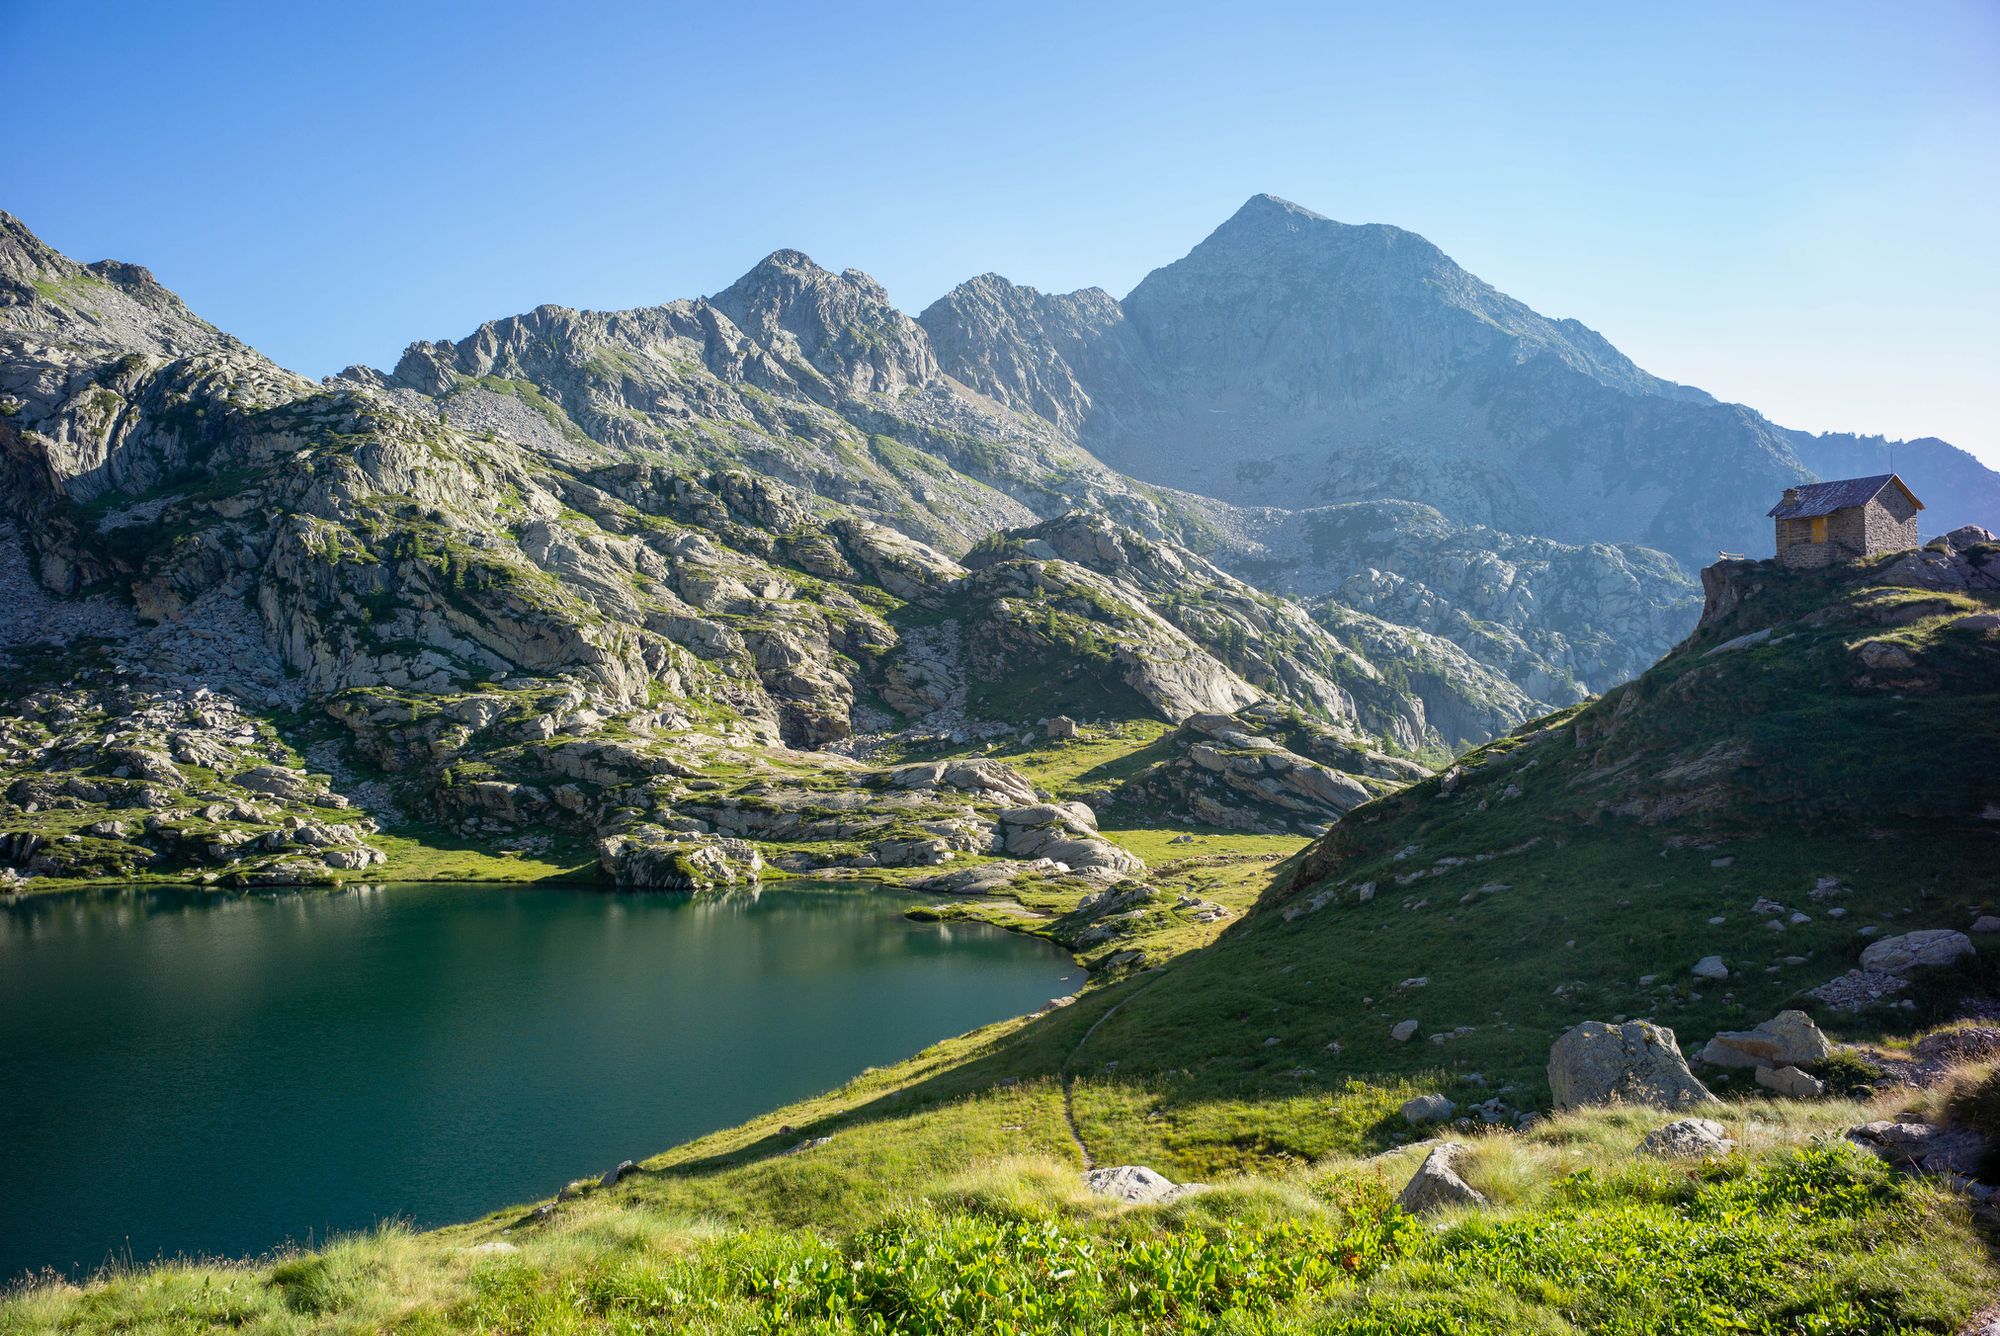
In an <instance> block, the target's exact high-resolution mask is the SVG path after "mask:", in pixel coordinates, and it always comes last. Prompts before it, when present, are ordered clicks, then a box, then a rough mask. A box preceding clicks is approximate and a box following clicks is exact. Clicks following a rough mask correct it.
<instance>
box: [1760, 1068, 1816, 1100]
mask: <svg viewBox="0 0 2000 1336" xmlns="http://www.w3.org/2000/svg"><path fill="white" fill-rule="evenodd" d="M1757 1084H1758V1085H1760V1086H1763V1087H1764V1088H1765V1089H1766V1090H1772V1091H1776V1092H1777V1093H1778V1094H1780V1095H1783V1096H1785V1097H1786V1098H1788V1099H1818V1098H1819V1097H1820V1096H1821V1095H1823V1094H1825V1093H1826V1084H1825V1083H1824V1082H1822V1081H1820V1080H1819V1079H1818V1078H1816V1077H1814V1076H1811V1075H1809V1074H1808V1073H1806V1072H1802V1071H1800V1070H1799V1069H1798V1068H1796V1067H1759V1068H1758V1069H1757Z"/></svg>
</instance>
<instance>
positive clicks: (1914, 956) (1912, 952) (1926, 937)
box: [1861, 928, 1977, 975]
mask: <svg viewBox="0 0 2000 1336" xmlns="http://www.w3.org/2000/svg"><path fill="white" fill-rule="evenodd" d="M1976 954H1977V952H1976V951H1974V949H1973V946H1972V939H1971V938H1969V937H1967V936H1966V935H1965V934H1964V933H1962V932H1957V931H1955V930H1953V929H1951V928H1923V929H1919V930H1918V931H1916V932H1906V933H1902V934H1900V935H1898V936H1895V937H1884V938H1882V939H1881V940H1880V941H1876V942H1870V943H1869V944H1868V946H1867V947H1866V948H1865V949H1864V950H1863V951H1862V952H1861V968H1862V969H1864V970H1876V971H1880V972H1881V973H1884V974H1898V975H1904V974H1908V973H1909V972H1910V971H1911V970H1915V969H1935V968H1938V967H1940V966H1944V965H1950V964H1952V963H1954V962H1956V961H1958V960H1959V959H1961V958H1963V957H1965V956H1970V955H1976Z"/></svg>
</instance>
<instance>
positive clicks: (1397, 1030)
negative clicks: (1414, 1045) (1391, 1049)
mask: <svg viewBox="0 0 2000 1336" xmlns="http://www.w3.org/2000/svg"><path fill="white" fill-rule="evenodd" d="M1416 1033H1417V1022H1416V1021H1415V1020H1414V1019H1411V1020H1406V1021H1397V1022H1396V1023H1395V1024H1394V1025H1392V1026H1390V1027H1389V1037H1390V1038H1391V1039H1393V1040H1395V1041H1396V1042H1397V1043H1399V1044H1406V1043H1408V1042H1409V1041H1410V1040H1411V1039H1413V1038H1414V1037H1415V1036H1416Z"/></svg>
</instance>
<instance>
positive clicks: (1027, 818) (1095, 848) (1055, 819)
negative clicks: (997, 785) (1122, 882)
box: [999, 802, 1146, 876]
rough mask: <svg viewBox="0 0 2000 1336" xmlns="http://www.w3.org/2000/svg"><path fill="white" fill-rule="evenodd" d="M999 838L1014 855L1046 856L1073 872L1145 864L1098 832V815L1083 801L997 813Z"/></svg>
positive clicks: (1125, 869)
mask: <svg viewBox="0 0 2000 1336" xmlns="http://www.w3.org/2000/svg"><path fill="white" fill-rule="evenodd" d="M999 819H1000V838H1001V844H1002V847H1003V848H1004V849H1005V851H1006V852H1007V853H1009V854H1011V855H1013V856H1014V857H1016V858H1046V859H1049V860H1050V861H1051V862H1054V863H1057V864H1060V865H1061V867H1062V868H1064V869H1066V870H1069V871H1073V872H1090V873H1106V874H1111V875H1116V876H1130V875H1132V874H1134V873H1138V872H1143V871H1145V869H1146V864H1145V862H1144V861H1143V860H1141V859H1140V858H1139V857H1138V856H1137V855H1135V854H1130V853H1127V852H1126V851H1125V850H1123V849H1121V848H1119V847H1118V846H1117V845H1115V844H1113V843H1111V841H1109V840H1107V839H1105V838H1104V837H1103V836H1101V835H1099V834H1098V833H1097V816H1096V814H1095V813H1094V812H1092V811H1091V810H1090V808H1088V807H1087V806H1085V805H1084V804H1082V803H1077V802H1069V803H1037V804H1034V805H1032V806H1028V807H1013V808H1008V809H1007V810H1005V811H1003V812H1001V813H1000V818H999Z"/></svg>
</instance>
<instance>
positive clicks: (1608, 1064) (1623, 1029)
mask: <svg viewBox="0 0 2000 1336" xmlns="http://www.w3.org/2000/svg"><path fill="white" fill-rule="evenodd" d="M1548 1074H1549V1089H1550V1091H1551V1093H1552V1094H1553V1095H1554V1096H1555V1106H1556V1108H1557V1109H1559V1110H1563V1109H1579V1108H1585V1107H1588V1106H1590V1105H1594V1104H1644V1105H1649V1106H1652V1107H1654V1108H1662V1109H1674V1108H1683V1107H1687V1106H1689V1105H1703V1104H1713V1103H1716V1102H1717V1101H1716V1098H1715V1096H1714V1095H1712V1094H1710V1093H1709V1091H1708V1088H1707V1087H1706V1086H1704V1085H1703V1084H1702V1083H1701V1082H1700V1081H1697V1080H1696V1079H1695V1078H1694V1074H1693V1073H1692V1072H1690V1071H1689V1070H1688V1065H1687V1060H1686V1059H1685V1058H1683V1057H1682V1056H1681V1050H1680V1045H1679V1044H1678V1043H1676V1042H1675V1041H1674V1032H1673V1031H1672V1030H1668V1029H1665V1028H1663V1027H1661V1026H1657V1025H1653V1024H1651V1023H1649V1022H1647V1021H1626V1022H1624V1023H1623V1024H1619V1025H1607V1024H1605V1023H1604V1022H1602V1021H1585V1022H1583V1023H1582V1024H1581V1025H1576V1026H1572V1027H1571V1028H1570V1029H1569V1030H1568V1031H1566V1032H1565V1033H1564V1034H1563V1036H1562V1037H1561V1038H1560V1039H1558V1040H1556V1042H1555V1044H1554V1046H1553V1047H1551V1048H1550V1050H1549V1073H1548Z"/></svg>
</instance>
